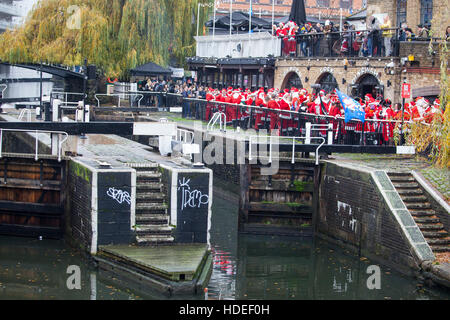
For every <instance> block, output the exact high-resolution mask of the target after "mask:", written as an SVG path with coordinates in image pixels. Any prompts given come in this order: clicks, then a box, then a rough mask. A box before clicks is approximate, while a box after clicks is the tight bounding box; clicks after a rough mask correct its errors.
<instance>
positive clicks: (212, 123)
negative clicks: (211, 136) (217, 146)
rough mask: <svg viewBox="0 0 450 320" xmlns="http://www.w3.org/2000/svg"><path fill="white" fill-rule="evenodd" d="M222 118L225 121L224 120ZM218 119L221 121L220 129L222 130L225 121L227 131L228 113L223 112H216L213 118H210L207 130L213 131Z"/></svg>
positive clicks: (225, 130) (224, 126)
mask: <svg viewBox="0 0 450 320" xmlns="http://www.w3.org/2000/svg"><path fill="white" fill-rule="evenodd" d="M222 118H223V119H224V122H222ZM217 121H219V127H220V131H222V123H223V132H227V115H226V114H225V113H223V112H216V113H214V115H213V116H212V118H211V120H209V122H208V125H207V126H206V131H213V128H214V126H215V125H216V123H217Z"/></svg>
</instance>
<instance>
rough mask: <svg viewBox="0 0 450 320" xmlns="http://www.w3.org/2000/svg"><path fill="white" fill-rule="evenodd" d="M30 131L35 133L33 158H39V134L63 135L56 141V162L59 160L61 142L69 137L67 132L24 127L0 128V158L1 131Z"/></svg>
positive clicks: (1, 145) (0, 151)
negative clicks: (62, 137)
mask: <svg viewBox="0 0 450 320" xmlns="http://www.w3.org/2000/svg"><path fill="white" fill-rule="evenodd" d="M4 131H8V132H32V133H35V134H36V137H35V154H34V160H35V161H38V160H39V134H41V133H46V134H58V135H64V136H65V138H64V139H63V140H61V141H59V143H58V162H61V153H62V144H63V143H64V142H66V141H67V139H68V138H69V135H68V134H67V132H64V131H48V130H26V129H3V128H0V158H2V147H3V132H4Z"/></svg>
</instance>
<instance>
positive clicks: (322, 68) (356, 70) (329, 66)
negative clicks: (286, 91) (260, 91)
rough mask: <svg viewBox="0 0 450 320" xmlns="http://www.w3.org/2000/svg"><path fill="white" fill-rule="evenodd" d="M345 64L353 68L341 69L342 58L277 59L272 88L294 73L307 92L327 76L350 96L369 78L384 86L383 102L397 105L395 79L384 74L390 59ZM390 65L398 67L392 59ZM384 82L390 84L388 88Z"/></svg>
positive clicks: (279, 86)
mask: <svg viewBox="0 0 450 320" xmlns="http://www.w3.org/2000/svg"><path fill="white" fill-rule="evenodd" d="M349 61H354V65H349V66H348V67H347V68H345V66H344V62H345V60H344V59H342V58H320V59H278V61H277V62H276V70H275V82H274V86H275V88H284V85H285V84H286V82H287V80H288V78H289V76H290V75H291V74H292V73H296V74H297V75H298V76H299V78H300V80H301V82H302V85H303V87H304V88H306V89H307V90H308V91H310V92H311V91H312V88H311V85H312V84H318V83H319V81H320V80H321V78H322V77H323V76H325V75H326V74H327V73H331V74H333V76H334V77H335V79H336V81H337V83H338V89H339V90H340V91H342V92H344V93H346V94H347V93H348V94H350V93H351V86H352V85H354V84H357V83H358V81H359V80H360V78H361V77H362V76H363V75H365V74H371V75H373V76H375V77H376V78H377V79H378V80H379V82H380V84H381V85H384V93H385V97H386V98H389V99H391V101H394V102H400V101H399V95H400V82H399V76H398V75H388V74H386V72H385V70H384V69H385V66H386V65H387V64H388V63H390V62H391V58H380V59H370V60H369V59H361V58H352V59H350V60H349ZM392 61H396V63H398V61H399V60H398V59H396V58H394V59H393V60H392ZM306 78H307V79H306ZM306 80H308V81H306ZM388 81H389V82H390V83H389V86H388ZM344 82H345V83H344ZM396 83H398V85H396Z"/></svg>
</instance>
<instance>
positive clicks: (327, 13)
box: [218, 0, 366, 20]
mask: <svg viewBox="0 0 450 320" xmlns="http://www.w3.org/2000/svg"><path fill="white" fill-rule="evenodd" d="M272 1H275V6H274V9H275V10H274V12H275V14H274V15H275V17H282V16H286V15H289V13H290V11H291V6H292V0H252V9H253V13H254V14H255V15H256V16H258V17H259V16H261V17H262V18H266V19H267V18H271V17H272ZM365 2H366V1H364V0H306V1H305V9H306V15H307V16H308V17H314V18H319V17H320V18H323V19H332V20H337V19H339V16H340V9H341V8H342V14H343V16H348V15H350V14H351V13H353V12H356V11H358V10H361V9H362V8H363V6H364V4H365ZM249 8H250V0H234V1H233V11H248V10H249ZM229 11H230V0H220V3H219V6H218V13H219V14H228V13H229Z"/></svg>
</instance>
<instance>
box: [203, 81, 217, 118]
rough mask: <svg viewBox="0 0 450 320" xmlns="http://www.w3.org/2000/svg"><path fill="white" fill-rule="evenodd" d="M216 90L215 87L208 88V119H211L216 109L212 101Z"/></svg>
mask: <svg viewBox="0 0 450 320" xmlns="http://www.w3.org/2000/svg"><path fill="white" fill-rule="evenodd" d="M214 98H215V97H214V90H213V88H208V92H207V93H206V98H205V99H206V101H208V102H207V103H206V114H205V116H206V121H209V119H210V117H211V113H212V112H213V111H214V106H213V104H212V103H211V101H213V100H214Z"/></svg>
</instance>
